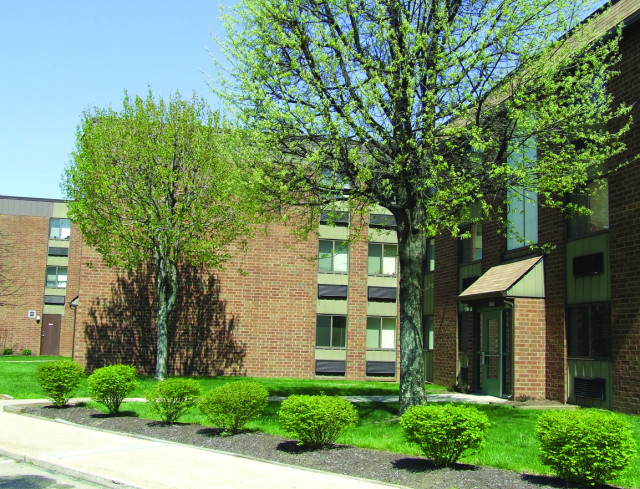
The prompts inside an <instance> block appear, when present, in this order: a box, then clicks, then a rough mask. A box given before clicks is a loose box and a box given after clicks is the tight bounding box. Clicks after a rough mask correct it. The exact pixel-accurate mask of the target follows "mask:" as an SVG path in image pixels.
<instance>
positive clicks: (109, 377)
mask: <svg viewBox="0 0 640 489" xmlns="http://www.w3.org/2000/svg"><path fill="white" fill-rule="evenodd" d="M87 385H88V388H89V392H90V393H91V399H93V400H94V401H96V402H100V403H102V404H104V405H105V406H106V407H107V409H108V410H109V413H110V414H115V413H117V412H118V411H119V410H120V404H122V401H123V399H124V398H125V397H127V395H128V394H129V393H130V392H131V391H133V390H134V389H135V388H136V386H137V385H138V382H137V381H136V369H135V367H133V366H131V365H109V366H107V367H102V368H99V369H96V370H94V371H93V373H92V374H91V375H90V376H89V378H88V379H87Z"/></svg>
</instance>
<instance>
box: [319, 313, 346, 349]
mask: <svg viewBox="0 0 640 489" xmlns="http://www.w3.org/2000/svg"><path fill="white" fill-rule="evenodd" d="M346 346H347V316H318V317H317V319H316V347H320V348H346Z"/></svg>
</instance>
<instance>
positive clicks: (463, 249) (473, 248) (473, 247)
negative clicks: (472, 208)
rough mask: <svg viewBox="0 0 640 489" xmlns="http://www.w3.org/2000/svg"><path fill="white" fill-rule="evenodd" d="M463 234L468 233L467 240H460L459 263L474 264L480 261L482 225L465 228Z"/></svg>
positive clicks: (477, 224) (476, 224)
mask: <svg viewBox="0 0 640 489" xmlns="http://www.w3.org/2000/svg"><path fill="white" fill-rule="evenodd" d="M462 231H463V232H469V234H470V236H469V237H468V238H463V239H461V240H460V263H461V264H467V263H474V262H477V261H481V260H482V223H481V222H476V223H474V224H471V225H470V226H467V228H466V229H463V230H462Z"/></svg>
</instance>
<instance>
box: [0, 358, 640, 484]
mask: <svg viewBox="0 0 640 489" xmlns="http://www.w3.org/2000/svg"><path fill="white" fill-rule="evenodd" d="M42 359H43V357H20V356H13V357H0V394H9V395H11V396H13V397H15V398H17V399H39V398H45V395H44V393H43V392H42V390H41V389H40V386H39V385H38V382H37V380H36V374H35V371H36V367H37V365H38V363H37V361H38V360H42ZM46 359H48V360H60V359H62V360H64V358H60V357H56V358H50V357H48V358H46ZM12 360H13V361H14V362H15V361H16V360H18V361H21V360H26V361H25V362H20V363H17V362H16V363H14V362H12ZM66 360H68V359H66ZM238 379H239V378H238V377H199V378H197V380H198V381H199V383H200V386H201V388H202V390H203V391H207V390H210V389H213V388H215V387H217V386H220V385H222V384H224V383H226V382H231V381H234V380H238ZM242 379H243V380H247V378H246V377H242ZM139 380H140V385H139V386H138V388H137V389H136V390H135V391H134V392H133V393H132V394H131V396H130V397H144V392H145V391H146V390H148V389H150V388H151V387H152V386H153V385H154V384H155V383H156V381H155V380H153V379H152V378H151V377H142V378H140V379H139ZM250 380H253V381H255V382H259V383H261V384H263V385H264V386H265V387H267V389H268V390H269V393H270V395H272V396H288V395H291V394H319V393H321V392H323V393H325V394H328V395H335V394H340V395H397V394H398V384H397V383H394V382H352V381H341V380H331V379H330V380H316V379H311V380H305V379H263V378H253V379H250ZM427 388H428V389H429V391H431V392H437V391H442V387H440V386H431V385H427ZM76 397H89V392H88V390H87V385H86V379H84V380H83V383H82V384H81V386H80V387H79V389H78V391H77V393H76ZM88 405H89V406H91V407H97V408H99V409H101V410H103V411H104V412H106V409H105V408H104V407H103V406H100V405H98V404H97V403H93V402H90V403H88ZM279 407H280V403H278V402H273V403H270V404H269V407H268V409H267V412H266V413H265V414H264V415H263V416H262V417H261V418H259V419H257V420H255V421H253V422H251V423H249V425H248V426H247V427H248V428H250V429H257V430H261V431H264V432H267V433H272V434H275V435H281V436H287V434H286V433H285V432H284V431H282V430H281V429H280V426H279V425H278V419H277V411H278V409H279ZM356 407H357V409H358V413H359V416H360V421H359V423H358V425H357V426H356V427H355V428H353V429H352V430H350V431H349V432H347V433H346V434H345V435H344V436H343V437H342V438H341V439H340V440H339V442H340V443H345V444H349V445H354V446H359V447H363V448H371V449H375V450H387V451H391V452H397V453H403V454H407V455H412V456H416V455H420V452H419V450H418V449H417V447H415V446H414V445H412V444H409V443H407V442H406V441H405V440H404V438H403V434H402V430H401V428H400V426H399V424H398V420H397V411H398V405H397V404H396V403H358V404H356ZM478 408H479V409H480V410H482V411H483V412H485V413H486V414H487V416H488V417H489V421H490V422H491V428H490V429H489V433H488V443H487V446H486V448H485V449H484V450H483V451H482V452H480V453H476V454H470V455H467V456H465V457H463V458H462V459H461V460H460V462H462V463H469V464H476V465H485V466H490V467H497V468H502V469H507V470H513V471H516V472H527V473H532V474H551V472H550V470H549V469H548V468H547V467H546V466H544V465H542V464H541V463H540V459H539V451H538V447H537V443H536V440H535V433H534V427H535V424H536V422H537V419H538V416H540V414H542V412H544V411H538V410H523V409H513V408H511V407H505V406H495V405H491V406H478ZM121 410H122V411H125V412H129V413H130V414H131V415H135V416H138V417H141V418H147V419H154V420H158V419H159V417H158V416H157V414H156V413H155V412H154V411H153V409H152V408H151V407H150V406H149V405H148V404H146V403H124V404H123V405H122V408H121ZM625 418H626V419H627V420H628V421H629V422H630V423H631V425H632V426H633V430H634V437H635V440H636V443H638V455H639V456H636V458H635V459H634V460H633V462H632V464H631V467H630V468H629V469H628V470H627V471H626V472H625V473H624V474H623V476H622V477H620V478H619V479H616V480H615V481H613V484H614V485H617V486H622V487H628V488H640V416H625ZM180 421H181V422H184V423H195V424H202V425H209V422H208V420H207V418H206V417H205V416H204V415H203V414H201V413H200V412H199V411H198V410H197V409H196V408H193V409H191V410H190V411H189V412H188V413H187V415H186V416H184V417H183V418H181V419H180Z"/></svg>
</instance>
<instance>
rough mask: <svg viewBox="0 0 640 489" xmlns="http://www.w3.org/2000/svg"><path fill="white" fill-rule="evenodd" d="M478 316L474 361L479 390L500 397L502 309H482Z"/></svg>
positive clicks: (501, 376)
mask: <svg viewBox="0 0 640 489" xmlns="http://www.w3.org/2000/svg"><path fill="white" fill-rule="evenodd" d="M479 316H480V317H479V321H478V323H477V324H478V336H477V338H478V343H477V344H478V345H479V350H478V351H477V355H476V362H477V366H478V369H477V372H478V383H479V387H480V391H481V392H482V394H485V395H488V396H496V397H502V394H503V393H502V378H503V372H502V365H503V361H502V360H503V354H502V352H503V347H502V346H503V345H502V343H503V324H502V311H501V310H491V311H484V312H480V314H479Z"/></svg>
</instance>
